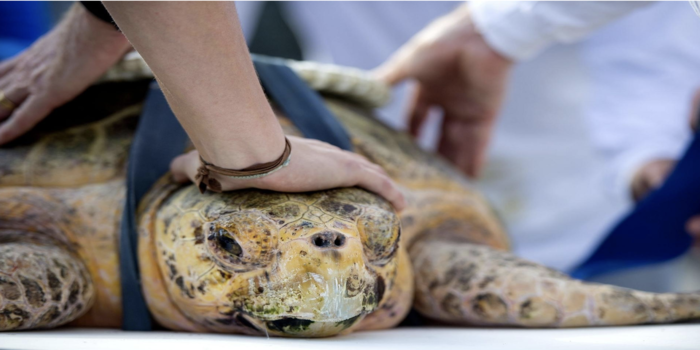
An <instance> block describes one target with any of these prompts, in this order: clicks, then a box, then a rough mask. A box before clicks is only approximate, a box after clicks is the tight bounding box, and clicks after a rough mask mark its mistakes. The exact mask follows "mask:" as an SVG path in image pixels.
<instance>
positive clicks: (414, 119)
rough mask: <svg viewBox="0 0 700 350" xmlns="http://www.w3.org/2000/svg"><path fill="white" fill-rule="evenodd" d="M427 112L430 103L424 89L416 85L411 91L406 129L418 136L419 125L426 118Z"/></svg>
mask: <svg viewBox="0 0 700 350" xmlns="http://www.w3.org/2000/svg"><path fill="white" fill-rule="evenodd" d="M428 112H430V103H429V101H428V99H427V96H426V93H425V89H424V88H423V87H421V86H418V87H416V89H415V91H414V93H413V98H412V100H411V107H410V108H409V112H408V118H409V119H408V131H409V132H410V133H411V135H413V136H414V137H416V136H418V133H419V132H420V129H421V127H422V126H423V124H424V123H425V120H426V119H427V118H428Z"/></svg>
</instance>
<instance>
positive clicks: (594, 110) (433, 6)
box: [238, 2, 700, 270]
mask: <svg viewBox="0 0 700 350" xmlns="http://www.w3.org/2000/svg"><path fill="white" fill-rule="evenodd" d="M547 4H550V5H547ZM547 4H542V5H537V6H534V7H532V6H531V7H528V6H521V5H518V4H511V5H509V6H513V7H512V8H510V9H509V10H508V7H507V6H506V5H507V4H506V5H504V4H502V3H479V4H474V16H475V22H477V23H479V27H480V29H481V30H482V33H484V35H485V37H486V38H487V40H491V41H493V42H499V43H501V44H498V45H500V46H499V48H498V49H499V50H501V52H510V54H509V55H512V56H511V57H518V58H525V57H530V56H533V55H537V56H536V57H535V58H533V59H531V60H528V61H525V62H522V63H519V64H518V65H516V68H515V71H514V74H513V76H512V79H511V81H510V86H509V93H508V96H507V99H506V102H505V105H504V108H503V112H502V113H501V116H500V117H499V121H498V125H497V130H496V133H495V135H494V141H493V144H492V145H491V148H490V154H489V160H488V163H487V168H486V171H485V173H484V176H483V177H484V178H483V179H482V180H481V181H479V183H478V185H479V186H480V188H481V189H482V190H483V191H484V192H485V193H486V194H487V196H488V197H489V198H490V199H491V200H492V202H493V204H494V205H495V207H496V209H497V210H498V212H499V213H500V214H501V215H502V216H503V218H504V220H505V222H506V225H507V227H508V230H509V232H510V233H511V236H512V237H513V241H514V246H515V251H516V253H517V254H518V255H520V256H523V257H525V258H527V259H530V260H533V261H537V262H540V263H543V264H546V265H548V266H551V267H555V268H559V269H563V270H566V269H569V268H571V267H573V266H575V265H576V264H577V263H579V262H580V261H581V260H582V259H584V258H585V257H586V256H587V254H589V253H590V252H591V250H592V249H593V248H594V247H595V246H596V244H597V243H598V242H599V241H600V240H601V239H602V238H603V236H604V235H605V233H607V231H608V230H609V229H610V227H611V226H612V225H613V224H614V223H615V221H616V220H617V219H618V218H619V217H620V216H621V215H623V214H624V212H625V210H627V209H628V205H629V203H628V202H626V201H625V199H624V198H621V196H617V197H611V196H610V195H609V194H608V193H606V191H604V186H603V184H605V183H611V180H610V179H609V178H610V176H611V175H609V174H610V173H611V171H610V170H607V169H613V168H615V166H612V165H610V164H611V163H615V162H614V161H608V160H609V159H617V158H616V157H615V156H614V155H613V154H617V153H615V152H606V153H601V152H600V149H603V148H605V146H604V145H603V144H601V142H600V141H596V142H595V143H594V142H593V141H592V140H598V139H599V138H600V137H599V136H597V135H602V134H605V133H604V131H605V130H607V129H610V130H617V131H615V132H617V133H618V134H620V133H622V134H624V133H625V131H624V130H623V129H624V128H622V127H619V128H618V127H613V126H609V125H607V124H609V123H610V120H611V119H615V118H617V119H619V120H622V118H623V117H624V118H627V117H630V118H633V117H635V116H636V115H638V116H639V118H642V119H646V118H651V120H653V118H655V117H659V116H656V115H647V114H645V113H644V112H645V109H646V108H648V107H646V106H648V105H652V104H654V105H656V106H657V107H656V108H655V110H658V109H664V108H666V109H667V111H668V113H667V116H666V117H667V118H671V119H673V118H675V120H680V118H682V117H681V115H682V114H683V111H681V110H679V108H680V109H682V108H685V106H686V105H687V103H680V102H679V100H681V99H682V96H685V95H687V94H689V93H690V91H691V90H692V89H691V88H689V87H688V86H687V85H688V84H689V83H688V82H689V81H691V82H692V81H698V82H700V79H696V80H694V79H695V78H694V77H693V74H695V73H694V72H693V70H694V68H693V66H692V65H681V64H679V63H680V61H675V60H671V62H670V63H669V64H668V65H664V66H661V65H659V68H658V69H659V70H661V71H666V70H669V69H670V70H676V71H677V73H678V74H679V75H678V76H675V78H673V79H670V80H660V76H653V75H652V76H644V74H645V72H643V71H642V72H639V71H638V70H635V69H628V70H622V71H615V69H614V65H611V66H606V65H605V63H604V62H601V61H600V60H595V58H596V57H602V56H601V55H600V54H597V53H596V50H597V49H596V47H597V45H601V48H602V47H605V46H602V45H615V47H617V48H618V49H616V50H613V51H612V52H610V53H609V54H610V55H612V57H609V58H610V59H611V60H612V62H615V61H619V60H628V59H629V60H636V59H638V58H639V57H648V56H645V55H646V54H645V52H650V51H653V50H656V48H657V47H656V46H654V45H655V44H654V43H656V44H659V43H660V42H664V41H669V38H667V37H666V35H671V34H672V35H678V34H679V33H677V32H669V31H664V30H662V28H664V27H665V26H669V25H671V26H672V24H673V23H676V22H678V23H683V25H686V24H688V25H690V26H691V28H690V29H689V30H695V29H694V28H695V27H693V25H700V23H690V22H689V21H688V20H687V15H692V11H691V10H690V7H689V6H688V4H687V3H664V4H654V5H651V6H649V7H648V8H646V9H642V10H640V11H636V12H639V13H640V14H643V11H647V10H648V11H649V15H647V16H642V17H635V16H637V15H636V14H634V13H632V14H631V15H630V16H628V17H629V19H630V21H629V22H625V24H624V25H623V26H622V27H615V28H613V27H610V28H602V26H603V25H604V23H603V21H602V20H601V18H606V19H607V20H608V21H610V20H612V19H614V18H620V17H622V16H623V13H624V11H628V12H629V11H633V10H632V9H639V8H641V7H643V6H642V4H635V3H632V4H626V3H625V4H620V3H612V5H599V4H598V5H596V4H593V5H584V4H580V3H567V4H568V5H569V6H573V7H572V9H571V10H570V11H571V12H574V13H575V14H574V15H571V14H569V15H566V14H565V13H564V12H565V11H566V7H565V5H560V4H559V3H547ZM241 5H243V7H246V6H247V7H248V8H247V9H246V8H242V7H241ZM285 5H286V6H287V8H288V10H289V13H290V14H291V18H290V19H291V25H292V27H293V28H294V29H296V30H297V33H299V34H300V36H301V37H300V39H301V40H302V46H303V48H304V52H305V54H306V57H307V59H312V60H320V61H326V62H333V63H336V64H342V65H350V66H355V67H359V68H363V69H372V68H374V67H376V66H378V65H379V64H381V63H382V62H384V60H386V59H387V58H388V57H389V56H390V55H391V54H392V53H393V52H394V51H395V50H396V49H398V48H399V47H400V46H401V45H402V44H403V43H405V42H406V41H407V40H408V39H409V38H410V37H412V36H413V35H414V34H415V33H417V32H418V31H420V30H421V29H422V28H423V27H424V26H425V25H427V24H428V23H429V22H430V21H432V20H433V19H435V18H437V17H438V16H440V15H442V14H446V13H448V12H449V11H451V10H452V9H454V8H455V7H457V6H459V5H461V4H460V3H454V2H398V3H397V2H388V3H385V2H287V3H285ZM238 6H239V13H240V14H241V17H244V15H243V13H254V12H255V11H254V10H250V7H252V6H254V3H253V4H251V3H240V4H239V5H238ZM547 6H551V10H548V9H547ZM562 6H564V7H562ZM586 6H590V7H589V9H588V10H585V9H584V7H586ZM607 6H611V7H610V8H611V9H613V10H611V12H609V14H607V15H603V14H602V12H596V11H604V8H606V7H607ZM477 7H478V8H480V9H479V10H477ZM488 8H491V10H489V9H488ZM533 9H534V10H533ZM624 9H626V10H624ZM506 10H507V11H506ZM525 10H527V11H535V12H536V13H538V14H539V15H538V16H539V17H538V18H540V19H541V20H543V21H545V20H546V19H549V22H547V21H545V22H543V23H547V24H546V25H545V24H543V25H542V26H541V27H537V25H536V24H535V23H536V22H532V21H530V22H528V21H527V20H526V19H525V17H526V16H525V15H524V14H525V12H518V11H525ZM623 10H624V11H623ZM489 11H492V12H489ZM499 11H505V12H499ZM509 11H510V12H509ZM480 13H481V14H482V15H483V16H484V17H483V18H482V17H479V16H482V15H480ZM499 13H501V14H503V13H509V14H508V18H509V19H508V20H509V21H511V23H513V24H515V23H523V24H522V26H523V27H522V30H521V31H520V32H519V35H520V36H517V37H509V35H512V34H513V33H518V31H512V30H509V29H508V28H507V27H508V26H501V25H500V24H497V23H498V22H497V21H496V20H495V19H496V18H497V17H498V16H499ZM517 13H519V14H517ZM559 15H561V16H564V17H560V18H559V19H557V16H559ZM519 16H520V19H519V18H518V17H519ZM567 16H568V17H567ZM572 16H573V17H572ZM577 16H578V17H577ZM581 16H582V17H581ZM679 16H680V17H679ZM563 18H569V19H570V21H565V20H563ZM586 18H597V20H596V21H595V26H584V25H583V24H582V23H583V21H585V19H586ZM518 21H520V22H518ZM247 22H248V23H250V22H252V21H251V18H248V19H246V18H242V23H243V25H244V29H245V28H246V27H247V26H248V27H250V25H249V24H248V25H247V24H246V23H247ZM698 22H700V21H698ZM489 23H490V24H489ZM555 25H559V26H561V28H565V29H564V30H559V29H557V30H555V29H554V26H555ZM491 26H492V27H491ZM679 26H681V25H679ZM594 27H595V28H599V29H600V30H599V31H598V32H596V33H594V34H593V37H591V39H588V40H585V41H583V42H581V43H578V44H557V43H559V42H566V41H571V40H575V39H577V38H580V37H581V36H584V35H586V33H590V32H592V31H594V30H595V28H594ZM527 28H531V29H532V31H531V32H528V30H527ZM543 28H549V29H548V30H550V31H552V33H549V34H546V38H547V40H545V41H542V40H534V41H531V42H530V41H528V40H526V39H527V38H528V37H531V38H536V37H537V33H548V31H547V30H544V29H543ZM501 29H502V32H501V33H502V34H501V35H500V36H498V35H499V34H496V33H498V31H499V30H501ZM638 30H646V31H647V32H653V31H655V30H656V31H659V33H660V34H659V35H655V36H653V35H652V36H650V35H648V33H647V34H643V35H646V36H643V37H642V38H641V39H638V40H635V41H631V42H629V43H626V42H625V40H629V38H630V37H631V35H632V34H633V33H634V32H636V31H638ZM698 30H700V28H698ZM528 33H529V34H528ZM566 33H568V34H566ZM620 33H625V36H619V35H618V34H620ZM696 33H697V32H696ZM597 36H599V37H598V39H596V37H597ZM681 37H683V38H685V39H679V40H676V39H672V40H670V42H669V43H668V45H667V47H666V49H669V50H671V51H669V53H668V55H669V56H671V55H675V53H674V52H687V54H688V55H687V56H686V58H685V59H683V62H685V61H686V60H690V59H691V57H695V58H697V61H699V62H700V53H698V52H696V51H695V47H696V45H695V44H694V43H691V42H690V40H692V38H693V36H692V35H690V34H689V33H685V34H682V33H681ZM605 38H610V41H608V42H607V44H606V42H605ZM612 38H617V39H615V40H613V39H612ZM528 42H530V43H534V44H532V45H528V44H527V43H528ZM490 43H491V42H490ZM506 43H511V45H512V46H507V45H506ZM640 45H641V47H640ZM603 51H606V50H603ZM659 59H661V57H659ZM664 59H666V58H664ZM671 66H676V67H675V68H673V67H671ZM669 67H670V68H669ZM695 72H700V70H695ZM684 74H687V76H686V77H687V79H680V76H682V75H684ZM642 77H643V79H642ZM611 81H612V82H619V83H620V84H625V88H630V87H631V88H632V90H633V91H637V94H643V92H644V91H645V89H651V88H653V87H654V86H660V85H662V84H663V85H662V86H667V87H673V88H672V89H673V91H676V92H678V94H677V95H678V96H675V97H674V98H672V99H670V100H669V99H668V98H669V96H668V95H667V94H652V96H647V97H646V98H645V101H644V103H643V104H640V101H639V99H638V98H636V97H635V96H634V94H633V93H630V94H626V95H620V97H619V98H616V97H615V96H617V95H615V94H609V95H610V98H607V99H606V98H605V97H606V96H605V94H603V96H601V94H599V93H596V91H598V90H599V89H601V85H605V84H610V82H611ZM603 87H604V86H603ZM601 91H605V90H601ZM680 92H682V93H680ZM407 97H408V95H407V90H406V86H402V87H400V88H399V89H398V90H397V91H396V93H395V96H394V102H393V103H392V105H391V106H389V108H386V109H384V110H382V111H381V114H380V117H381V118H382V119H383V120H384V121H386V122H388V123H389V124H390V125H392V126H394V127H399V128H401V127H403V125H404V124H405V123H404V117H405V115H406V114H405V107H406V102H407ZM681 105H682V106H681ZM636 106H639V107H640V108H639V109H640V110H637V109H635V107H636ZM664 106H665V107H664ZM623 108H627V109H626V110H630V111H631V110H635V112H633V113H630V114H626V115H624V116H620V115H618V112H617V111H618V110H622V109H623ZM608 110H609V111H610V113H607V112H606V111H608ZM598 116H607V117H606V118H602V117H598ZM606 123H607V124H606ZM436 126H437V123H436V122H433V123H431V125H430V126H429V128H428V129H430V130H428V132H427V134H428V136H430V137H428V139H432V140H434V139H435V136H436V131H437V128H436ZM622 126H624V124H623V125H622ZM651 130H652V131H653V130H654V128H651ZM613 133H614V132H613ZM640 140H643V138H640ZM676 141H677V142H675V143H674V144H681V147H680V148H682V143H683V142H684V141H683V140H676ZM613 144H614V142H613ZM623 144H624V145H630V146H632V145H633V143H623ZM613 148H614V147H613ZM623 148H625V149H627V147H623ZM623 153H624V152H620V153H619V154H623ZM613 172H615V173H617V171H613ZM606 175H607V176H608V177H607V178H606Z"/></svg>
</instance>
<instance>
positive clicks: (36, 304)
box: [0, 232, 95, 331]
mask: <svg viewBox="0 0 700 350" xmlns="http://www.w3.org/2000/svg"><path fill="white" fill-rule="evenodd" d="M22 234H24V236H25V237H26V236H27V235H31V233H28V232H26V233H14V234H12V236H14V237H18V236H20V237H21V236H23V235H22ZM9 235H10V234H8V233H6V232H5V233H3V232H0V331H9V330H22V329H37V328H53V327H57V326H60V325H62V324H65V323H68V322H70V321H72V320H74V319H76V318H78V317H79V316H81V315H82V314H84V313H85V312H86V311H87V310H88V309H89V308H90V307H91V306H92V303H93V300H94V294H95V292H94V289H93V285H92V281H91V279H90V276H89V273H88V271H87V269H86V268H85V266H84V264H83V263H82V261H81V260H79V259H78V258H76V257H75V256H73V255H72V254H71V253H69V252H68V250H67V249H65V248H64V247H62V246H60V245H51V244H50V243H49V244H42V243H32V242H26V241H23V242H21V243H20V242H3V240H4V238H7V237H8V236H9ZM47 243H48V242H47Z"/></svg>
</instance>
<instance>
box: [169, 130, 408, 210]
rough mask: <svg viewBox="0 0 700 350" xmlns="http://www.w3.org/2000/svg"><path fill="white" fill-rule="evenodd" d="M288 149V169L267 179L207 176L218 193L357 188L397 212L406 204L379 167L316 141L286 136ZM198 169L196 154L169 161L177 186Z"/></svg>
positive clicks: (190, 153)
mask: <svg viewBox="0 0 700 350" xmlns="http://www.w3.org/2000/svg"><path fill="white" fill-rule="evenodd" d="M287 139H288V140H289V143H290V144H291V146H292V153H291V157H290V162H289V165H288V166H286V167H284V168H282V169H280V170H279V171H276V172H274V173H272V174H270V175H267V176H263V177H260V178H255V179H231V178H228V177H226V176H221V175H218V174H214V173H211V174H210V175H209V176H214V177H215V178H216V179H217V180H218V181H219V183H220V184H221V190H222V191H233V190H238V189H244V188H259V189H264V190H272V191H278V192H309V191H319V190H325V189H331V188H336V187H353V186H358V187H362V188H365V189H367V190H369V191H372V192H374V193H376V194H378V195H380V196H382V197H384V198H385V199H387V200H388V201H389V202H390V203H391V204H392V205H393V206H394V209H396V210H397V211H401V210H402V209H403V208H404V207H405V206H406V202H405V199H404V196H403V194H402V192H401V191H400V190H399V187H398V185H397V184H396V183H394V181H393V180H391V178H390V177H389V176H388V175H387V173H386V172H385V171H384V169H382V168H381V167H380V166H379V165H376V164H374V163H372V162H370V161H369V160H367V158H365V157H362V156H360V155H358V154H355V153H352V152H348V151H344V150H342V149H340V148H338V147H335V146H333V145H330V144H327V143H325V142H321V141H318V140H312V139H304V138H301V137H294V136H287ZM199 166H200V160H199V152H197V151H196V150H194V151H191V152H189V153H186V154H183V155H181V156H179V157H177V158H175V159H174V160H173V162H172V163H171V164H170V170H171V171H172V173H173V178H174V180H175V181H177V182H185V181H188V180H191V181H195V176H196V175H197V169H198V168H199Z"/></svg>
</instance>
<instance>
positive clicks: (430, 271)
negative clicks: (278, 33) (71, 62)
mask: <svg viewBox="0 0 700 350" xmlns="http://www.w3.org/2000/svg"><path fill="white" fill-rule="evenodd" d="M290 65H291V66H292V67H293V68H294V69H295V70H296V71H297V72H298V73H299V74H300V75H301V76H302V77H303V78H304V79H305V80H307V82H309V83H310V85H311V86H313V87H315V88H316V89H318V90H321V91H325V92H329V93H330V94H327V95H326V97H325V102H326V103H327V106H328V107H329V108H330V109H331V110H332V112H333V113H334V114H335V115H336V116H337V118H339V120H340V121H341V122H342V124H343V125H344V126H345V127H346V128H347V130H348V132H349V133H350V135H351V137H352V142H353V144H354V147H355V151H356V152H357V153H360V154H362V155H364V156H366V157H367V158H369V159H370V160H372V161H373V162H375V163H377V164H379V165H380V166H382V167H383V168H384V169H385V170H386V171H387V172H388V174H390V176H391V177H392V178H393V179H394V180H396V182H397V183H399V184H400V185H401V186H402V188H403V189H404V191H405V194H406V197H407V200H408V208H407V209H406V210H405V211H403V212H402V213H400V214H398V215H397V214H396V213H395V212H394V211H393V210H392V208H391V206H389V205H388V204H387V202H385V201H384V200H383V199H382V198H379V197H378V196H376V195H374V194H372V193H369V192H367V191H364V190H362V189H358V188H342V189H335V190H329V191H320V192H315V193H299V194H284V193H276V192H269V191H260V190H254V189H253V190H244V191H236V192H230V193H225V194H216V193H206V194H204V195H201V194H199V192H198V191H197V189H196V188H195V187H194V186H193V185H186V186H182V185H177V184H174V183H172V182H171V181H170V180H169V177H168V176H165V177H163V178H162V179H161V180H160V181H159V182H157V183H156V184H155V185H154V186H153V187H152V189H151V190H150V192H149V193H148V194H147V195H146V197H145V198H144V200H143V201H142V202H141V204H140V207H139V210H138V222H139V236H140V237H139V249H138V254H139V265H140V272H141V278H142V287H143V288H142V289H143V292H144V294H145V297H146V301H147V304H148V307H149V309H150V311H151V313H152V314H153V316H154V317H155V319H156V320H157V321H158V322H159V323H160V324H161V325H162V326H164V327H166V328H169V329H173V330H181V331H192V332H222V333H244V334H255V335H264V334H266V333H267V334H270V335H274V336H295V337H296V336H300V337H324V336H332V335H336V334H345V333H348V332H353V331H359V330H370V329H383V328H390V327H394V326H396V325H397V324H398V323H399V322H401V321H402V320H403V319H404V317H405V316H406V314H407V313H408V311H409V309H410V308H411V307H414V308H415V309H416V310H417V311H418V312H419V313H420V314H422V315H423V316H425V317H427V318H429V319H432V320H436V321H440V322H443V323H450V324H457V325H493V326H522V327H581V326H603V325H627V324H643V323H667V322H675V321H680V320H686V319H692V318H698V317H700V293H689V294H675V293H669V294H652V293H646V292H640V291H634V290H628V289H622V288H617V287H613V286H608V285H600V284H591V283H585V282H582V281H578V280H574V279H571V278H569V277H568V276H566V275H564V274H562V273H560V272H557V271H554V270H552V269H549V268H546V267H543V266H540V265H538V264H535V263H532V262H528V261H524V260H522V259H519V258H517V257H515V256H513V255H511V254H509V253H508V249H509V240H508V237H507V235H506V233H505V231H504V229H503V227H502V225H501V224H500V223H499V221H498V219H497V217H496V215H494V213H493V211H492V210H491V208H490V207H489V205H488V204H487V202H486V201H485V200H484V198H482V197H481V196H480V195H479V193H477V191H475V189H474V188H473V187H472V186H471V185H470V184H469V182H468V181H467V180H466V179H465V178H464V177H463V176H462V175H461V174H460V173H458V172H457V171H455V170H454V169H453V168H451V167H450V166H449V165H448V164H447V163H445V162H444V161H443V160H441V159H440V158H439V157H437V156H435V155H431V154H428V153H426V152H424V151H422V150H421V149H419V148H418V147H417V146H416V145H414V143H413V142H412V141H411V139H410V138H409V137H408V136H407V135H405V134H403V133H401V132H397V131H394V130H391V129H390V128H387V127H385V126H384V125H382V124H381V123H379V122H378V121H376V120H374V119H373V118H372V108H371V107H368V106H371V105H373V104H374V105H376V104H378V103H379V102H381V100H382V99H384V97H386V91H387V88H386V87H385V86H382V85H381V84H379V83H377V82H374V81H372V80H371V79H369V78H367V77H366V76H364V75H363V74H361V73H358V71H353V70H344V69H339V68H336V67H328V66H316V65H314V64H308V63H290ZM124 67H131V68H128V69H124ZM134 67H140V68H134ZM139 69H141V70H144V69H143V66H142V65H139V64H136V66H133V64H132V66H130V65H128V64H126V65H123V66H122V73H124V72H126V73H130V74H127V75H128V76H131V78H130V79H132V80H131V81H121V82H115V81H112V82H103V83H101V84H98V85H96V86H93V87H92V88H90V89H89V90H88V91H86V92H85V93H84V94H83V95H81V96H80V97H78V98H77V99H76V100H75V101H73V102H71V103H69V104H68V105H67V106H64V107H62V108H60V109H58V110H57V111H55V112H54V113H53V115H52V116H51V117H50V118H49V119H48V120H47V121H46V122H45V123H43V127H40V128H39V129H38V130H35V131H33V132H32V133H30V134H29V135H27V136H25V137H24V138H22V139H21V140H19V141H18V142H15V143H13V144H12V145H9V146H5V147H2V148H0V330H5V331H6V330H18V329H36V328H50V327H57V326H60V325H63V324H67V323H70V324H72V325H79V326H94V327H118V326H119V325H120V321H121V315H122V311H121V308H122V305H121V298H120V284H119V283H120V281H119V272H118V271H119V267H118V263H119V262H118V261H119V260H118V256H117V255H118V252H117V243H118V242H117V240H118V235H117V232H118V227H119V220H120V218H121V211H122V207H123V201H124V193H125V186H124V167H125V160H126V157H127V153H128V147H129V144H130V141H131V138H132V135H133V132H134V129H135V123H136V120H137V118H138V115H139V112H140V110H141V103H142V101H143V98H144V96H145V91H146V86H147V84H148V82H147V81H146V80H139V79H137V78H138V77H139V76H142V75H143V74H140V73H138V72H137V73H136V74H134V72H135V71H138V70H139ZM144 71H146V70H144ZM122 73H119V71H118V70H117V71H116V73H115V72H112V73H111V74H110V75H108V77H109V78H110V79H112V80H114V79H115V77H116V78H120V77H122V78H123V77H124V76H127V75H124V74H122ZM144 74H146V75H147V71H146V72H145V73H144ZM278 114H279V118H280V121H281V123H282V124H283V125H284V126H285V130H286V132H287V133H288V134H299V133H298V131H297V130H295V128H294V126H293V125H291V124H290V123H289V121H288V120H286V119H285V117H284V116H283V115H281V114H280V113H278ZM127 307H128V306H127Z"/></svg>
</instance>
